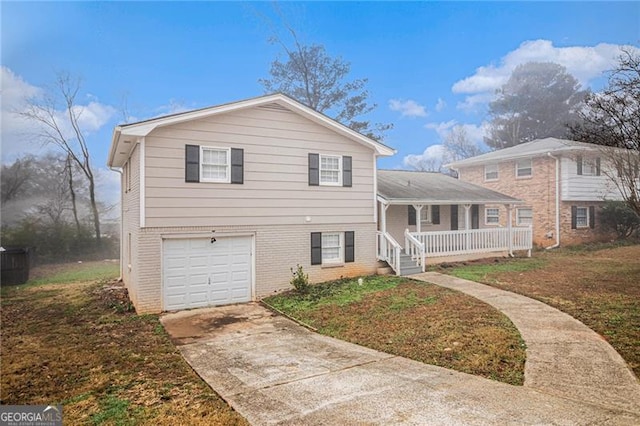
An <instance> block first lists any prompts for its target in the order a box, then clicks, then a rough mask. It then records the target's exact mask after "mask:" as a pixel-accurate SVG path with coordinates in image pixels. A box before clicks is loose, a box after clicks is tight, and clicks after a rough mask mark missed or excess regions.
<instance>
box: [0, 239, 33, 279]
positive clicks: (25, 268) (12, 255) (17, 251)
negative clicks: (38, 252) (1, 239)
mask: <svg viewBox="0 0 640 426" xmlns="http://www.w3.org/2000/svg"><path fill="white" fill-rule="evenodd" d="M0 256H1V260H0V261H1V262H2V276H1V277H0V284H2V285H15V284H24V283H26V282H27V281H28V280H29V267H30V265H31V251H30V250H29V248H14V247H7V248H2V249H1V251H0Z"/></svg>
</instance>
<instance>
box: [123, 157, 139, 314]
mask: <svg viewBox="0 0 640 426" xmlns="http://www.w3.org/2000/svg"><path fill="white" fill-rule="evenodd" d="M127 180H129V182H130V183H129V184H127ZM121 190H122V192H123V194H122V218H121V220H122V236H121V238H120V253H121V259H120V261H121V265H122V266H121V268H122V280H123V281H124V284H125V286H126V287H127V290H128V291H129V296H130V298H131V301H132V302H133V304H134V305H137V302H138V288H137V283H138V277H139V271H138V265H139V264H138V254H139V251H138V235H139V230H140V149H139V146H136V147H135V148H134V150H133V152H132V154H131V157H130V158H129V161H128V162H127V164H125V166H124V168H123V173H122V186H121Z"/></svg>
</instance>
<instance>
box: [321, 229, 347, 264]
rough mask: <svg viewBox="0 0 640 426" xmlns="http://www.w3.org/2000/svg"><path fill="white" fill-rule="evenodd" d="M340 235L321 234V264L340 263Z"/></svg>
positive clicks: (341, 248)
mask: <svg viewBox="0 0 640 426" xmlns="http://www.w3.org/2000/svg"><path fill="white" fill-rule="evenodd" d="M342 250H343V245H342V233H339V232H338V233H327V232H323V233H322V263H323V264H325V263H342V253H343V251H342Z"/></svg>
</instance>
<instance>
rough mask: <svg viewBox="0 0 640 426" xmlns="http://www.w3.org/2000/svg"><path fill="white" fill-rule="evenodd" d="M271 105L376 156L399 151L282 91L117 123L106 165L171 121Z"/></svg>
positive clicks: (119, 159)
mask: <svg viewBox="0 0 640 426" xmlns="http://www.w3.org/2000/svg"><path fill="white" fill-rule="evenodd" d="M269 104H272V105H274V106H279V107H281V108H284V109H287V110H289V111H292V112H295V113H297V114H299V115H301V116H303V117H305V118H308V119H310V120H311V121H314V122H315V123H317V124H320V125H321V126H324V127H326V128H329V129H331V130H333V131H334V132H336V133H338V134H340V135H342V136H345V137H347V138H349V139H351V140H353V141H355V142H357V143H360V144H362V145H365V146H368V147H370V148H371V149H372V150H373V151H374V152H375V153H376V155H380V156H389V155H393V154H395V152H396V151H395V150H394V149H393V148H391V147H388V146H386V145H384V144H382V143H380V142H377V141H375V140H373V139H371V138H368V137H366V136H364V135H362V134H360V133H358V132H356V131H355V130H352V129H350V128H349V127H347V126H345V125H343V124H341V123H338V122H337V121H335V120H333V119H331V118H329V117H327V116H326V115H324V114H322V113H319V112H318V111H315V110H313V109H311V108H309V107H307V106H306V105H303V104H301V103H300V102H298V101H296V100H294V99H292V98H290V97H288V96H286V95H283V94H282V93H276V94H272V95H265V96H259V97H256V98H251V99H245V100H242V101H237V102H232V103H227V104H223V105H217V106H213V107H207V108H200V109H196V110H192V111H186V112H181V113H177V114H171V115H165V116H162V117H156V118H151V119H148V120H143V121H138V122H136V123H129V124H121V125H118V126H116V127H115V129H114V131H113V137H112V139H111V148H110V150H109V158H108V160H107V165H108V166H109V167H121V166H122V165H123V164H124V163H125V162H126V160H127V158H129V156H130V155H131V150H132V149H133V146H135V143H132V142H135V141H137V140H138V138H141V137H144V136H147V135H148V134H149V133H151V132H152V131H153V130H154V129H156V128H158V127H163V126H170V125H172V124H177V123H183V122H185V121H191V120H197V119H200V118H204V117H211V116H215V115H218V114H224V113H228V112H232V111H238V110H241V109H246V108H253V107H258V106H264V105H269Z"/></svg>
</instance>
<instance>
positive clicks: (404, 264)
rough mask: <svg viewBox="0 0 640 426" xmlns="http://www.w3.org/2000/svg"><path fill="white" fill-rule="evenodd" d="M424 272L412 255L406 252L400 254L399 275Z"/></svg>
mask: <svg viewBox="0 0 640 426" xmlns="http://www.w3.org/2000/svg"><path fill="white" fill-rule="evenodd" d="M421 272H422V268H421V267H420V266H418V265H416V262H415V261H414V260H412V259H411V256H410V255H408V254H406V253H401V254H400V273H399V274H398V275H403V276H404V275H413V274H419V273H421Z"/></svg>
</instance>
